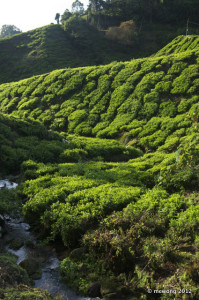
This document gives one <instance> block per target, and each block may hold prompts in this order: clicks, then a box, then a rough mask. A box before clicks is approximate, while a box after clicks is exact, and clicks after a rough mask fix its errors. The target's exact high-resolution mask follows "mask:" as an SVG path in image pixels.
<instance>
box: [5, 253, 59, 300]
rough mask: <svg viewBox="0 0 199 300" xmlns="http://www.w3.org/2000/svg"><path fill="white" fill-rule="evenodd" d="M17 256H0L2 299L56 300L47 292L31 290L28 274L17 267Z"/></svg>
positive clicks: (7, 254) (6, 254)
mask: <svg viewBox="0 0 199 300" xmlns="http://www.w3.org/2000/svg"><path fill="white" fill-rule="evenodd" d="M16 261H17V259H16V258H15V256H13V255H11V254H9V253H6V252H3V253H1V255H0V268H1V269H0V270H1V271H0V299H6V300H19V299H21V300H23V299H24V300H39V299H41V300H42V299H46V300H47V299H48V300H53V299H54V300H55V299H59V298H54V297H52V296H51V295H50V294H49V293H47V292H46V291H42V290H39V289H33V288H31V284H32V282H31V280H30V278H29V277H28V274H27V272H26V271H25V270H24V269H23V268H21V267H20V266H18V265H16Z"/></svg>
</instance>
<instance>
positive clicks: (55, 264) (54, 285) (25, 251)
mask: <svg viewBox="0 0 199 300" xmlns="http://www.w3.org/2000/svg"><path fill="white" fill-rule="evenodd" d="M16 186H17V184H16V183H13V182H10V181H9V180H7V179H5V180H0V189H1V188H8V189H11V188H16ZM4 219H5V229H6V234H5V235H4V236H3V241H4V243H5V248H6V249H7V250H8V251H9V252H11V253H12V254H14V255H16V256H17V258H18V259H17V264H19V263H20V262H22V261H23V260H24V259H27V258H28V259H30V258H33V259H34V258H36V259H38V260H39V261H41V270H42V276H41V278H40V279H38V280H34V282H35V285H34V287H35V288H42V289H45V290H47V291H48V292H49V293H51V294H52V295H53V296H57V295H61V296H62V297H63V299H64V300H88V299H89V298H85V297H81V296H79V295H77V294H76V293H75V292H74V291H72V290H71V289H70V288H68V287H67V285H66V283H65V282H64V281H63V280H62V278H61V275H60V272H59V263H60V261H59V259H58V258H57V254H56V251H55V250H54V249H52V247H49V246H37V243H36V239H35V237H34V235H33V234H32V233H31V232H30V225H29V224H28V223H25V222H24V220H23V218H22V217H20V218H17V219H14V218H11V217H10V216H4ZM13 239H19V240H23V241H24V243H23V245H22V246H21V247H20V248H19V249H18V250H13V249H11V248H10V247H9V245H10V244H9V241H11V240H13Z"/></svg>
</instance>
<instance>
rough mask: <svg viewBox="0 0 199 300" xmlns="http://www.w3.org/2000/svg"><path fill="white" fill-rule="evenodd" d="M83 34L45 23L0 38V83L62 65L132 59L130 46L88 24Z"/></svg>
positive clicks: (92, 63) (47, 70) (84, 64)
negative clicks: (72, 32)
mask: <svg viewBox="0 0 199 300" xmlns="http://www.w3.org/2000/svg"><path fill="white" fill-rule="evenodd" d="M85 26H87V27H86V28H84V31H83V33H82V32H80V33H81V34H83V37H81V38H80V39H79V38H78V32H77V33H76V36H73V35H72V34H70V33H67V32H65V31H64V29H63V28H62V27H61V26H60V25H49V26H45V27H41V28H38V29H35V30H32V31H28V32H26V33H22V34H18V35H15V36H13V37H11V38H6V39H0V65H1V70H0V82H1V83H2V82H10V81H15V80H19V79H23V78H27V77H30V76H32V75H37V74H43V73H45V72H49V71H52V70H54V69H59V68H63V67H65V68H66V67H77V66H86V65H95V64H104V63H109V62H111V61H114V60H128V59H130V58H132V49H131V47H130V46H125V47H124V46H122V45H120V44H117V43H115V42H111V41H108V40H106V39H105V38H104V37H103V34H101V33H100V32H99V31H97V30H96V29H94V28H93V27H91V26H89V25H85Z"/></svg>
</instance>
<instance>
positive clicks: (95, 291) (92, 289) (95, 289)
mask: <svg viewBox="0 0 199 300" xmlns="http://www.w3.org/2000/svg"><path fill="white" fill-rule="evenodd" d="M88 295H89V297H92V298H95V297H101V283H100V282H93V283H92V284H91V285H90V286H89V288H88Z"/></svg>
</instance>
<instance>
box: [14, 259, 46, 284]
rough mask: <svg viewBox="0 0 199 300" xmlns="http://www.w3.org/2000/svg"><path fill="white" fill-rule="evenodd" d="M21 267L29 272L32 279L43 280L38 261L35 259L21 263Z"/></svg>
mask: <svg viewBox="0 0 199 300" xmlns="http://www.w3.org/2000/svg"><path fill="white" fill-rule="evenodd" d="M19 265H20V266H21V267H22V268H23V269H25V270H26V271H27V273H28V275H29V276H30V278H31V279H34V280H36V279H40V278H41V275H42V272H41V269H40V263H39V261H38V260H36V259H34V258H27V259H24V260H23V261H22V262H20V264H19Z"/></svg>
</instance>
